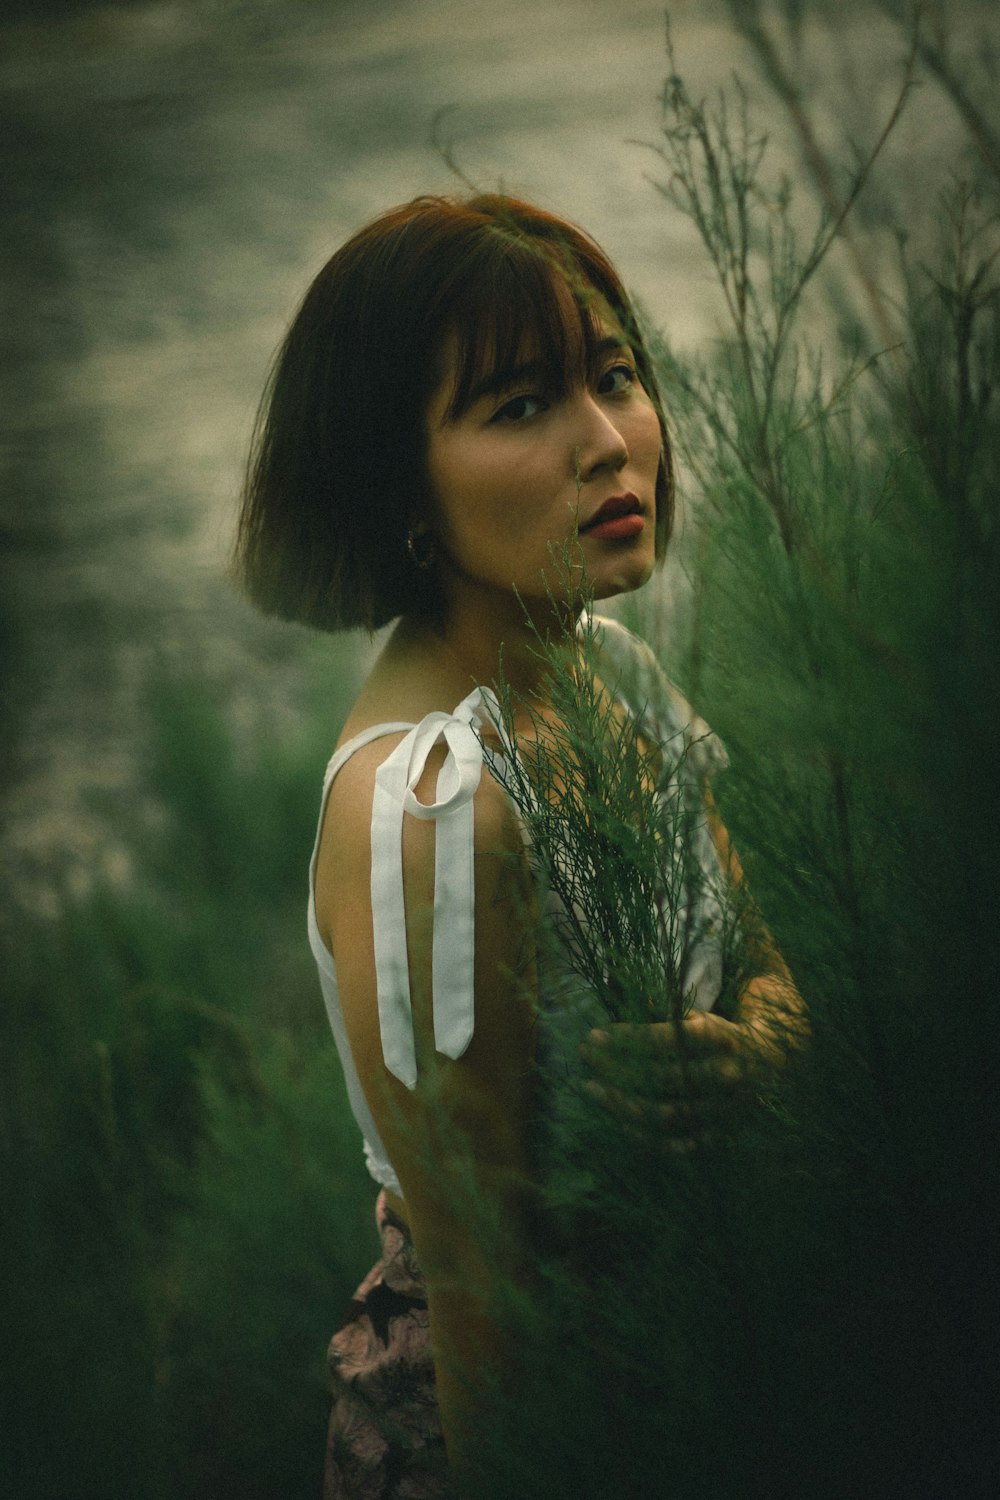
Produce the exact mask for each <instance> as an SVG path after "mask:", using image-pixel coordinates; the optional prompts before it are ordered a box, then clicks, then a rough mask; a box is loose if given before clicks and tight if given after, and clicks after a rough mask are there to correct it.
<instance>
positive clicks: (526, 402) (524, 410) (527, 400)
mask: <svg viewBox="0 0 1000 1500" xmlns="http://www.w3.org/2000/svg"><path fill="white" fill-rule="evenodd" d="M548 404H549V403H548V402H547V401H545V400H543V399H542V397H541V396H513V397H512V398H511V400H510V401H505V402H504V404H503V406H501V407H500V408H499V410H498V411H495V412H494V413H493V415H492V417H491V418H490V421H491V422H510V423H515V422H526V421H527V420H528V418H529V417H537V416H538V414H539V412H543V411H545V410H547V408H548Z"/></svg>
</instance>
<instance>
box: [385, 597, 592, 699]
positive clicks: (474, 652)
mask: <svg viewBox="0 0 1000 1500" xmlns="http://www.w3.org/2000/svg"><path fill="white" fill-rule="evenodd" d="M490 605H491V607H489V608H484V607H483V606H482V603H481V602H479V601H477V605H476V606H475V607H473V606H466V605H463V604H461V603H459V602H458V601H453V604H452V607H451V609H450V610H449V612H448V615H447V617H446V619H445V620H444V621H443V622H441V623H440V624H439V625H437V626H436V627H435V626H431V625H425V624H423V623H418V622H414V621H407V620H404V621H402V622H401V623H400V626H399V631H400V632H401V634H402V636H403V638H404V639H405V640H407V641H408V642H410V643H412V644H413V645H415V646H417V647H423V648H425V649H427V650H429V651H431V652H434V653H436V654H438V655H439V656H443V657H446V658H447V659H448V661H449V664H450V665H451V666H452V667H453V668H454V670H455V672H456V674H457V675H458V676H459V677H460V678H461V684H462V686H463V690H464V691H465V692H468V691H470V690H471V689H472V688H473V687H474V686H480V687H490V686H491V685H492V684H493V683H494V682H496V681H497V680H498V678H500V677H501V675H502V676H503V678H504V679H505V681H506V682H507V684H508V685H509V687H510V688H512V689H513V691H514V694H515V695H516V696H518V697H521V698H525V699H529V700H536V701H537V700H538V699H539V698H540V697H542V696H543V693H542V683H543V677H544V671H545V669H544V666H543V664H542V663H541V662H539V660H538V656H537V650H538V645H539V636H540V637H541V638H542V639H543V640H544V639H545V636H546V634H549V635H550V636H552V637H553V638H554V639H556V640H558V639H560V638H562V637H564V636H565V635H566V634H567V631H568V629H570V630H571V629H572V624H573V621H575V617H576V614H577V613H578V611H574V612H573V616H572V618H570V616H569V611H568V610H567V614H566V617H565V618H564V619H563V620H561V619H560V611H559V610H558V609H557V608H556V607H554V606H553V604H552V603H551V601H549V600H548V599H545V600H531V601H522V600H520V599H518V598H517V597H516V596H515V595H512V594H506V595H503V596H501V597H499V598H497V599H496V600H491V601H490Z"/></svg>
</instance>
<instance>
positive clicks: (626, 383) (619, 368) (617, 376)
mask: <svg viewBox="0 0 1000 1500" xmlns="http://www.w3.org/2000/svg"><path fill="white" fill-rule="evenodd" d="M638 381H639V375H638V372H637V371H636V368H635V366H634V365H630V364H628V363H626V361H625V360H619V361H618V362H617V363H616V364H613V365H612V366H611V367H610V369H607V370H605V372H604V374H603V375H602V376H601V378H600V380H599V381H598V382H597V390H598V394H599V395H601V396H621V395H623V394H624V392H625V391H627V390H628V389H629V387H630V386H633V385H637V384H638Z"/></svg>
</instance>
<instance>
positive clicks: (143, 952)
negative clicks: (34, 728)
mask: <svg viewBox="0 0 1000 1500" xmlns="http://www.w3.org/2000/svg"><path fill="white" fill-rule="evenodd" d="M148 709H149V722H150V735H149V747H148V749H149V760H148V780H147V791H148V792H149V794H150V795H151V796H152V797H153V798H155V799H156V803H157V806H158V808H159V815H158V817H157V818H155V819H154V820H153V821H152V823H151V824H149V825H148V826H145V827H144V828H142V830H141V832H140V829H139V828H138V827H137V830H136V835H135V845H136V847H135V856H136V859H135V862H136V866H137V869H138V871H139V875H138V877H137V884H136V886H134V887H133V888H132V889H130V890H128V891H123V890H107V889H105V890H97V891H95V892H94V893H92V894H91V895H90V896H88V897H86V898H77V899H70V898H69V897H66V898H65V899H64V901H63V904H62V912H61V915H60V917H59V918H58V920H56V921H54V922H48V923H46V924H44V925H43V924H39V925H37V926H35V925H33V924H31V923H22V924H19V925H18V927H16V928H14V927H13V926H12V925H11V924H9V923H8V924H7V926H6V928H5V937H4V943H5V949H6V952H5V969H6V972H7V976H8V977H7V983H6V993H5V1004H4V1007H3V1010H2V1020H0V1028H2V1033H3V1035H2V1040H0V1056H2V1058H3V1063H2V1067H3V1074H4V1081H3V1097H2V1106H0V1108H2V1114H0V1122H2V1133H0V1151H2V1155H3V1161H2V1172H0V1194H2V1200H3V1222H4V1235H3V1249H2V1256H3V1286H4V1296H5V1304H6V1306H5V1315H4V1329H5V1343H6V1349H5V1359H4V1366H5V1389H4V1410H3V1417H4V1421H3V1430H4V1433H5V1441H4V1444H3V1457H2V1459H0V1488H2V1489H3V1492H4V1493H5V1494H10V1495H17V1496H19V1497H22V1496H23V1497H26V1500H27V1497H32V1500H34V1497H36V1496H37V1497H42V1496H46V1497H48V1496H51V1497H53V1500H55V1497H57V1496H58V1497H65V1496H68V1495H73V1496H74V1497H76V1496H79V1497H85V1496H91V1495H93V1496H95V1497H96V1496H113V1495H123V1496H124V1495H130V1496H131V1495H136V1494H142V1495H144V1496H145V1495H149V1496H152V1497H155V1496H160V1495H162V1496H174V1495H178V1496H180V1495H184V1496H195V1495H203V1496H206V1497H213V1500H214V1497H217V1496H221V1495H225V1494H236V1493H238V1494H244V1495H257V1496H260V1497H262V1500H263V1497H265V1496H267V1497H270V1496H273V1495H274V1494H277V1493H288V1494H297V1493H300V1494H302V1495H311V1494H316V1493H318V1489H319V1486H320V1478H321V1472H322V1449H323V1427H324V1423H325V1420H326V1415H327V1408H328V1398H327V1393H326V1378H325V1366H324V1360H323V1355H324V1343H325V1336H326V1335H327V1334H328V1333H329V1332H330V1331H331V1330H332V1328H333V1327H334V1326H335V1323H336V1321H337V1318H338V1316H339V1314H340V1312H341V1310H342V1307H343V1306H344V1305H345V1304H346V1301H347V1299H348V1298H349V1296H350V1294H351V1292H352V1290H353V1287H354V1285H355V1284H356V1282H357V1279H358V1278H359V1276H360V1275H361V1274H362V1273H363V1271H364V1270H365V1269H366V1262H367V1261H368V1259H369V1257H370V1255H371V1253H372V1251H373V1249H374V1235H373V1232H372V1229H371V1227H370V1219H371V1199H372V1191H371V1185H370V1183H368V1180H367V1175H366V1173H365V1172H364V1170H363V1168H362V1167H361V1165H360V1157H359V1151H358V1143H357V1140H356V1130H355V1127H354V1125H353V1121H352V1120H351V1119H350V1117H349V1114H348V1111H347V1108H346V1102H345V1099H344V1095H343V1087H342V1083H341V1081H340V1079H339V1076H338V1065H337V1063H336V1059H335V1054H334V1053H333V1049H332V1047H331V1045H330V1040H329V1035H328V1031H327V1029H326V1024H325V1017H324V1016H323V1013H322V1006H321V1004H320V1003H319V1000H318V995H317V988H316V980H315V972H314V970H313V967H312V964H311V960H310V958H309V955H308V951H307V949H306V948H305V945H304V943H303V941H302V928H303V910H304V861H305V859H306V857H307V854H308V849H309V845H310V841H311V838H312V831H313V821H314V818H315V813H316V802H317V794H318V789H319V779H320V773H321V769H322V765H323V761H324V758H325V755H326V753H327V751H328V749H329V746H330V744H331V743H332V737H333V735H334V733H335V728H336V724H335V721H334V722H333V723H331V722H330V719H329V717H328V716H326V715H317V717H316V721H315V723H314V725H313V726H312V727H311V728H310V730H309V731H308V732H307V733H299V734H297V735H295V734H290V733H289V732H287V731H286V732H285V733H284V735H283V737H282V738H281V739H280V740H279V739H278V738H277V737H275V736H273V735H270V734H267V733H264V732H261V731H260V730H258V731H257V733H256V734H255V735H253V736H252V737H248V736H246V735H242V736H237V735H236V734H235V732H234V731H233V729H232V727H231V726H230V725H228V724H227V721H226V718H225V717H224V715H223V713H222V712H221V710H220V709H219V708H218V707H217V705H216V703H215V702H214V700H213V697H212V694H211V692H210V690H209V688H208V686H207V683H205V682H203V681H202V680H201V678H200V676H199V675H198V674H197V673H195V672H193V671H191V670H188V671H185V672H183V673H179V672H178V671H177V670H173V671H169V672H168V671H165V670H161V671H159V672H157V673H156V674H155V675H154V679H153V682H152V684H151V687H150V691H149V695H148ZM332 712H333V713H334V714H335V713H336V705H335V704H334V705H332ZM248 740H249V743H248Z"/></svg>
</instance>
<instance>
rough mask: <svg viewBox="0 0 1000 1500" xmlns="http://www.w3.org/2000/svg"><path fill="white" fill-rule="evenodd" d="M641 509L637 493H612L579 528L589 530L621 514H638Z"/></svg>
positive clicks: (616, 518)
mask: <svg viewBox="0 0 1000 1500" xmlns="http://www.w3.org/2000/svg"><path fill="white" fill-rule="evenodd" d="M641 510H642V507H641V506H640V504H639V497H638V495H633V494H631V493H630V494H628V495H612V496H611V497H610V498H609V499H607V500H605V502H604V504H603V505H602V506H601V508H600V509H599V510H597V511H595V512H594V514H593V515H592V516H591V518H590V520H589V521H588V522H587V523H586V525H585V526H581V527H580V530H581V531H591V530H593V528H594V527H595V526H603V525H604V523H605V522H606V521H617V520H618V519H619V518H620V517H621V516H636V515H639V514H641Z"/></svg>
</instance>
